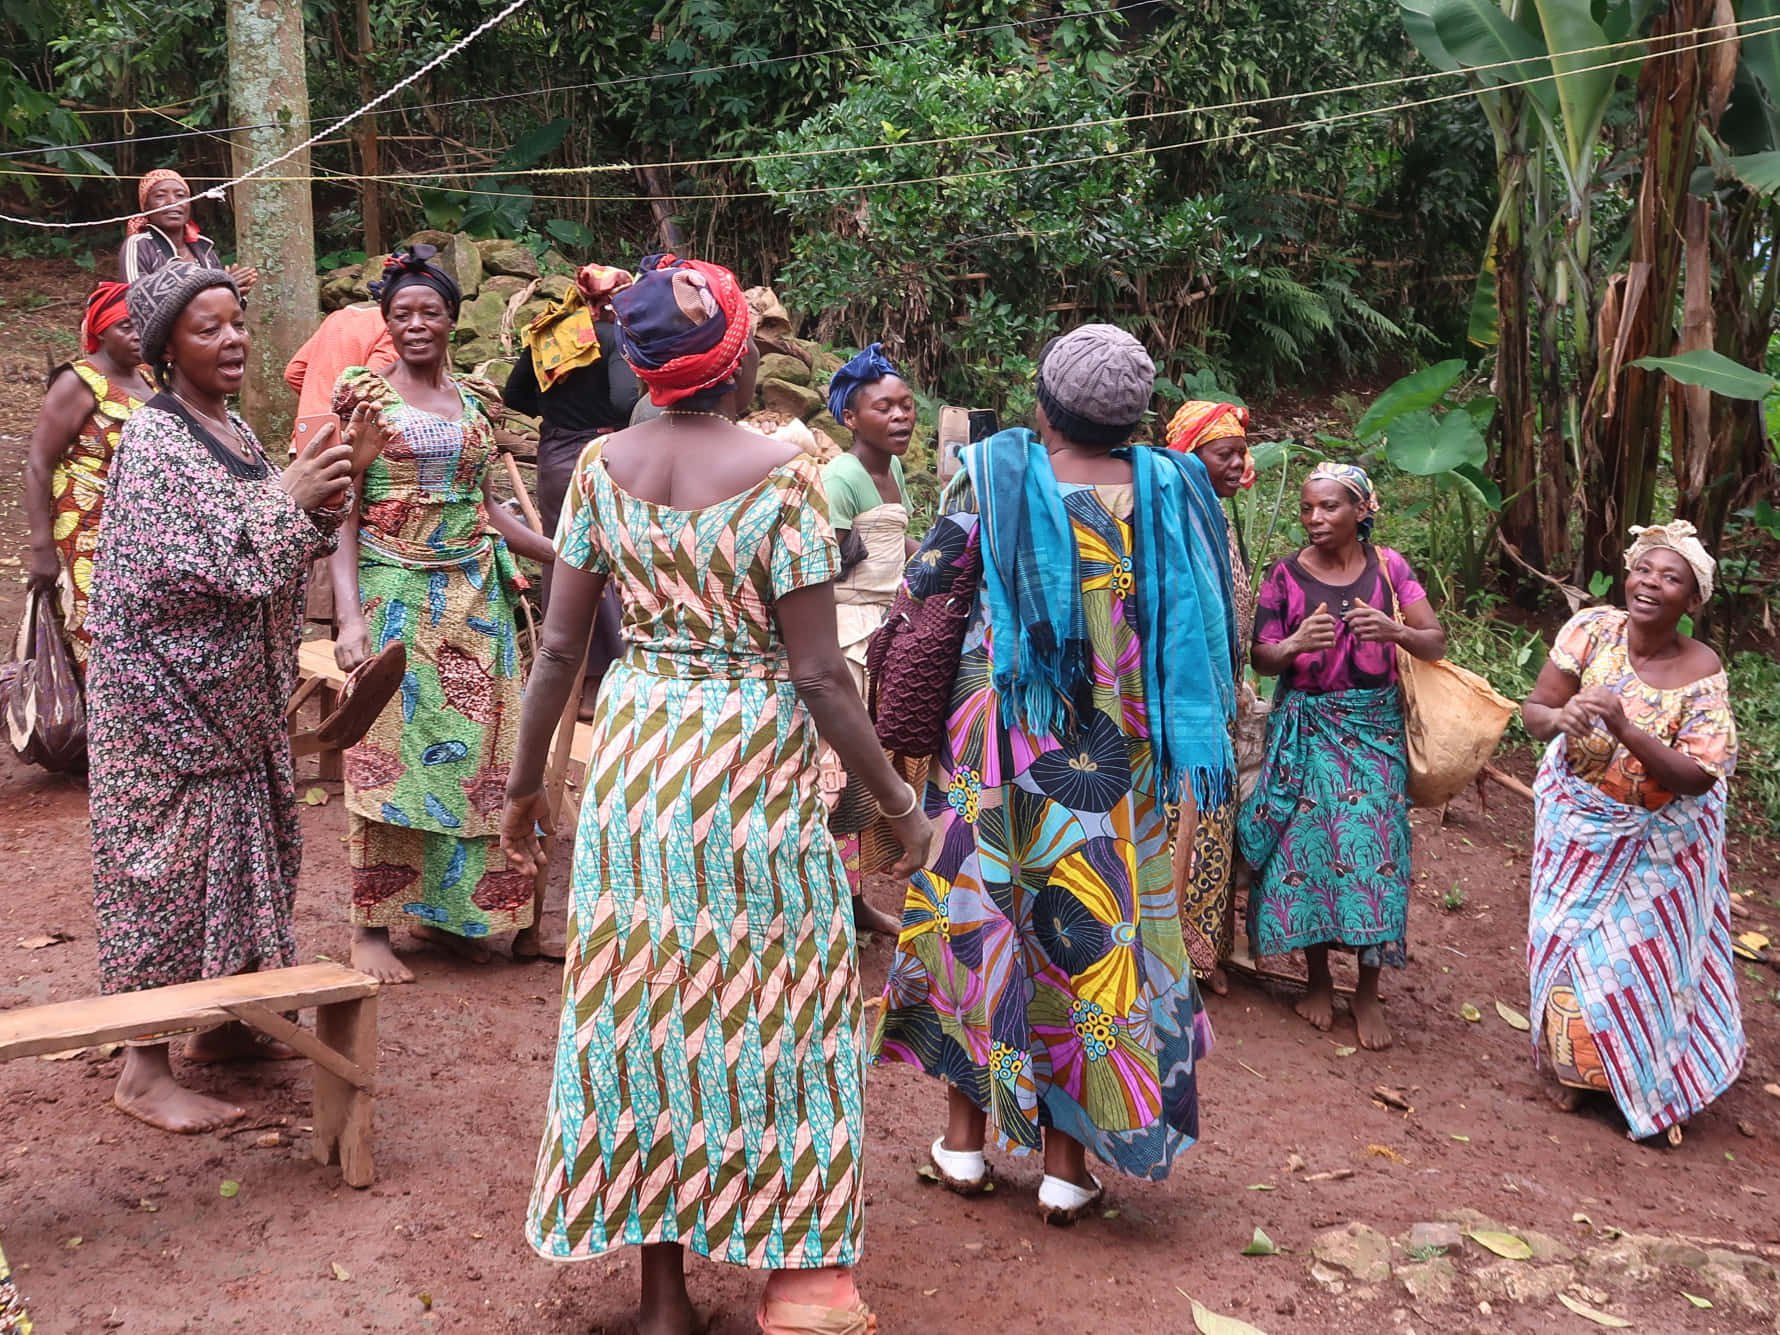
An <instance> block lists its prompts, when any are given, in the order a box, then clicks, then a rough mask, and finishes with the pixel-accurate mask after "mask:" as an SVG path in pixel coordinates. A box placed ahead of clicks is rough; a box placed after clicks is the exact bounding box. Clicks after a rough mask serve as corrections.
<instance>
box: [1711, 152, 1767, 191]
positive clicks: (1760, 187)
mask: <svg viewBox="0 0 1780 1335" xmlns="http://www.w3.org/2000/svg"><path fill="white" fill-rule="evenodd" d="M1705 170H1709V169H1705ZM1722 170H1723V171H1725V172H1728V173H1729V174H1730V175H1732V176H1734V177H1736V178H1737V179H1738V180H1739V181H1741V182H1742V183H1743V184H1744V185H1746V186H1748V187H1749V188H1750V189H1751V190H1753V191H1755V193H1756V194H1758V195H1776V194H1780V149H1775V150H1773V151H1771V152H1767V153H1745V154H1743V155H1742V156H1741V157H1735V158H1726V159H1725V160H1724V163H1723V165H1722ZM1696 193H1703V192H1696Z"/></svg>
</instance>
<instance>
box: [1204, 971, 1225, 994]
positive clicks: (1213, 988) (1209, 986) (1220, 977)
mask: <svg viewBox="0 0 1780 1335" xmlns="http://www.w3.org/2000/svg"><path fill="white" fill-rule="evenodd" d="M1204 987H1205V990H1206V991H1207V992H1211V993H1215V994H1216V995H1217V996H1220V997H1227V996H1229V995H1230V975H1229V974H1227V973H1225V972H1224V966H1223V965H1221V964H1220V965H1218V966H1217V968H1215V969H1213V970H1212V971H1211V972H1210V973H1208V974H1206V975H1205V982H1204Z"/></svg>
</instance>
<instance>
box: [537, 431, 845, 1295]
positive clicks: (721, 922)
mask: <svg viewBox="0 0 1780 1335" xmlns="http://www.w3.org/2000/svg"><path fill="white" fill-rule="evenodd" d="M818 467H819V466H818V465H817V464H816V462H815V461H814V460H813V459H807V458H803V457H799V458H798V459H796V460H794V461H792V462H790V463H786V464H783V465H781V466H780V467H778V468H775V469H773V470H772V471H771V472H770V473H768V474H767V475H766V476H765V477H763V478H762V479H761V480H760V481H758V482H756V483H755V484H754V485H753V486H751V487H749V488H748V489H747V490H745V491H743V492H741V493H740V494H739V495H737V496H734V497H732V498H730V499H729V500H725V501H719V502H718V503H717V504H715V505H710V506H705V507H704V508H702V509H697V510H678V509H673V508H670V507H668V506H663V505H656V504H654V503H652V502H649V501H645V500H642V499H639V498H638V497H635V496H632V495H630V494H628V493H626V492H624V491H622V490H621V489H620V488H619V487H618V486H617V485H616V484H615V483H614V482H613V481H612V479H611V477H610V476H609V475H608V474H607V472H606V467H605V462H604V460H603V459H602V458H601V457H600V446H599V445H598V444H597V443H596V444H594V445H592V446H590V447H589V448H588V449H587V450H586V451H585V452H583V454H582V456H581V460H580V463H579V464H578V465H577V468H576V472H575V479H574V482H573V483H572V484H571V486H570V488H569V494H568V500H567V505H566V507H565V509H564V511H563V517H562V523H561V526H560V528H559V530H558V533H557V540H556V544H557V560H559V561H562V562H566V563H567V564H569V565H572V566H575V567H577V568H579V569H584V570H592V571H597V572H599V573H602V574H607V575H610V577H611V578H612V580H613V582H614V583H616V584H617V586H618V588H619V591H620V594H621V595H622V599H623V603H624V618H623V639H624V653H623V655H622V656H621V657H620V658H619V659H618V660H617V661H616V662H615V663H613V664H612V667H611V669H610V670H609V671H608V672H607V674H606V676H605V679H604V681H603V682H602V683H601V685H600V692H599V698H598V702H597V704H596V706H595V711H594V719H593V734H594V735H593V752H592V760H591V763H590V765H589V768H588V775H587V797H586V800H585V802H584V803H583V804H582V807H581V824H580V829H579V831H578V832H577V834H576V838H575V861H574V889H573V895H574V897H573V900H572V907H571V910H570V917H569V933H568V961H567V964H566V965H565V969H564V976H563V1008H562V1026H561V1030H560V1037H559V1039H558V1044H557V1050H556V1073H555V1080H554V1083H553V1084H552V1087H551V1091H550V1112H549V1123H548V1126H547V1127H546V1129H545V1133H544V1141H543V1145H542V1147H541V1148H540V1149H539V1152H538V1168H537V1179H536V1184H535V1185H534V1187H533V1189H532V1198H531V1208H530V1210H529V1211H528V1213H527V1216H526V1237H527V1239H528V1240H529V1241H530V1243H531V1245H532V1246H533V1247H534V1248H536V1249H537V1250H538V1252H539V1253H541V1254H542V1255H543V1256H544V1257H546V1258H547V1259H550V1260H558V1261H570V1260H584V1259H586V1258H588V1257H592V1256H598V1255H599V1254H601V1253H602V1252H606V1251H609V1250H611V1249H612V1248H615V1247H621V1246H636V1245H639V1244H644V1243H658V1242H677V1243H682V1244H684V1245H685V1246H687V1247H690V1248H691V1249H692V1250H693V1251H695V1252H697V1253H699V1254H700V1255H701V1256H708V1257H710V1258H711V1259H712V1260H717V1261H727V1262H729V1263H731V1264H734V1265H741V1266H747V1267H749V1268H751V1269H773V1268H789V1269H808V1268H813V1267H819V1266H841V1265H851V1264H853V1263H854V1262H855V1261H856V1260H857V1259H858V1256H859V1244H860V1230H861V1210H862V1188H863V1178H862V1172H861V1159H860V1154H861V1150H862V1148H863V1143H864V1135H865V1120H864V1104H863V1097H862V1096H863V1087H864V1075H865V1072H864V1063H863V1052H864V1047H863V1040H862V1036H861V1034H860V1032H859V1024H860V1009H861V997H860V990H859V976H858V973H857V971H856V969H855V962H854V939H853V907H852V895H851V893H850V891H849V890H848V888H847V881H846V876H845V873H844V871H843V869H842V867H841V859H840V853H839V850H837V849H836V847H835V844H834V840H833V839H832V838H831V837H830V835H829V833H828V813H827V811H826V810H825V808H824V807H823V804H822V801H821V794H820V791H819V787H818V781H817V738H816V729H815V726H814V724H813V723H812V722H811V721H810V716H809V712H808V711H807V710H806V709H805V708H804V706H803V703H802V701H801V700H800V699H799V698H798V694H797V689H796V687H795V686H793V685H792V682H791V670H790V664H789V662H788V660H787V658H786V653H785V645H784V642H783V641H782V640H781V639H780V637H779V633H778V628H777V625H776V623H775V621H774V618H773V611H772V607H773V602H774V600H775V599H777V598H779V597H780V596H782V595H784V594H786V593H789V592H791V591H792V590H794V589H799V588H803V587H805V586H807V585H815V584H825V583H828V582H830V581H832V580H833V579H834V578H835V576H836V575H837V574H838V573H839V571H840V552H839V549H838V548H837V547H836V546H835V541H834V531H833V529H832V528H830V526H829V523H828V513H827V502H826V500H825V499H824V497H823V493H822V489H821V487H820V485H819V481H818V479H819V473H818Z"/></svg>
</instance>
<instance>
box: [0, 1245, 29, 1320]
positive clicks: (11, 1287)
mask: <svg viewBox="0 0 1780 1335" xmlns="http://www.w3.org/2000/svg"><path fill="white" fill-rule="evenodd" d="M0 1335H31V1314H30V1313H29V1312H27V1311H26V1310H25V1300H24V1298H23V1297H22V1296H21V1295H20V1293H19V1291H18V1287H17V1285H15V1284H14V1283H13V1282H12V1271H10V1270H8V1269H7V1268H6V1253H5V1252H0Z"/></svg>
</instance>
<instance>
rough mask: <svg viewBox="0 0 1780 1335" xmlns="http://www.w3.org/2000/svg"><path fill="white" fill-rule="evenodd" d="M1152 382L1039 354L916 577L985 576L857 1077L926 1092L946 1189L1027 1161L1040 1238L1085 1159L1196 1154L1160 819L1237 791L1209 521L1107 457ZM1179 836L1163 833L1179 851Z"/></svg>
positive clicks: (1079, 1197)
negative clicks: (1031, 1164)
mask: <svg viewBox="0 0 1780 1335" xmlns="http://www.w3.org/2000/svg"><path fill="white" fill-rule="evenodd" d="M1154 383H1155V367H1154V365H1153V364H1152V363H1151V361H1150V359H1149V357H1148V356H1147V355H1146V354H1145V353H1144V350H1143V347H1142V346H1141V345H1140V344H1139V343H1138V342H1137V340H1136V339H1135V338H1133V337H1132V336H1131V335H1130V334H1127V333H1125V332H1124V331H1123V330H1120V329H1115V328H1113V327H1112V326H1110V325H1085V326H1083V327H1082V328H1080V329H1077V330H1075V331H1074V332H1073V333H1070V334H1068V335H1065V336H1064V337H1062V338H1059V339H1056V340H1054V341H1053V342H1052V343H1051V344H1050V346H1049V347H1047V348H1046V349H1045V352H1044V355H1043V357H1042V359H1041V361H1040V364H1039V372H1038V386H1037V388H1038V414H1037V418H1038V431H1037V433H1036V434H1035V433H1033V432H1031V431H1026V430H1010V431H1003V432H1001V433H1000V434H999V435H996V436H993V437H991V438H990V439H988V440H986V441H983V442H981V443H980V444H977V445H973V446H970V447H969V448H967V449H966V451H965V468H964V470H963V471H962V472H960V473H959V474H958V476H957V477H956V478H954V479H953V482H952V485H951V487H950V488H949V489H948V490H947V492H946V495H945V497H944V499H943V501H942V502H941V506H940V510H941V513H940V517H939V519H938V521H937V522H936V523H935V525H934V527H933V529H932V531H931V532H930V533H929V534H928V535H927V538H926V541H925V542H924V543H923V544H922V547H921V550H920V551H919V552H918V553H917V554H916V555H915V557H914V559H913V560H912V561H910V563H909V566H908V570H907V574H906V583H907V587H908V590H909V593H910V594H911V595H912V596H914V597H916V598H926V597H929V596H936V595H938V596H943V595H944V594H946V593H947V592H949V590H950V589H951V587H952V585H953V582H954V580H955V578H956V575H957V573H958V571H959V570H960V569H969V568H972V567H976V568H978V569H979V570H980V576H979V579H978V592H977V599H976V607H975V609H974V611H973V614H972V620H971V624H970V629H969V631H968V633H967V635H966V637H965V641H964V649H963V653H962V658H961V661H960V663H959V666H958V674H957V678H956V681H955V683H954V685H953V687H952V695H951V708H950V711H949V722H948V727H947V734H946V737H945V739H944V741H943V742H942V744H941V746H940V749H939V751H938V753H937V754H936V755H935V757H934V761H933V767H932V770H931V772H930V775H931V777H930V779H929V782H928V786H927V792H926V809H927V812H928V814H929V815H930V816H932V817H933V818H934V820H935V822H936V823H937V824H938V825H939V827H940V830H941V837H940V838H938V839H937V840H936V841H935V843H934V845H933V848H934V849H935V852H934V854H933V855H932V856H931V857H930V859H929V862H928V865H927V866H926V867H925V868H923V869H922V870H921V871H919V872H917V873H916V874H915V875H914V876H913V877H912V878H911V880H910V884H909V890H908V895H907V899H906V902H905V907H904V910H903V928H902V934H901V937H900V939H899V940H898V942H897V949H896V959H895V961H894V962H893V964H892V966H891V969H890V977H889V982H888V984H887V985H886V988H885V995H884V1018H883V1022H882V1024H881V1027H880V1029H879V1031H878V1034H877V1036H876V1042H875V1049H874V1050H875V1053H876V1060H877V1061H879V1062H880V1063H890V1062H906V1063H908V1064H909V1065H912V1066H916V1067H918V1068H920V1069H921V1070H923V1071H925V1072H926V1073H927V1074H928V1075H931V1076H933V1077H935V1078H936V1079H939V1080H941V1081H943V1082H944V1083H945V1084H946V1086H947V1090H946V1097H947V1118H946V1127H945V1134H943V1135H942V1136H941V1137H940V1138H939V1139H938V1140H936V1141H934V1142H933V1147H932V1154H933V1165H934V1168H935V1169H936V1171H937V1172H938V1174H939V1177H940V1180H941V1181H942V1182H944V1183H945V1184H946V1185H947V1186H948V1187H950V1188H951V1189H952V1190H954V1191H957V1192H960V1193H962V1194H966V1195H969V1194H974V1193H976V1192H978V1191H981V1190H982V1189H983V1187H984V1186H985V1184H986V1183H987V1181H988V1178H989V1170H988V1165H987V1163H986V1162H985V1160H984V1156H983V1150H984V1146H985V1143H986V1142H987V1140H988V1138H989V1133H990V1131H991V1129H992V1130H993V1132H994V1139H995V1144H996V1146H997V1147H998V1148H999V1149H1002V1150H1004V1151H1008V1152H1011V1153H1013V1154H1016V1155H1019V1154H1027V1153H1031V1152H1033V1151H1036V1150H1041V1149H1042V1151H1043V1154H1044V1180H1043V1182H1042V1184H1041V1185H1040V1187H1039V1193H1038V1199H1039V1212H1040V1214H1042V1215H1043V1216H1044V1217H1045V1218H1046V1219H1047V1220H1049V1221H1051V1222H1053V1223H1071V1222H1073V1221H1074V1220H1076V1219H1079V1218H1081V1217H1082V1216H1083V1215H1085V1214H1087V1213H1088V1212H1089V1211H1090V1210H1092V1209H1093V1208H1094V1207H1095V1206H1096V1204H1097V1203H1098V1202H1099V1201H1100V1199H1101V1196H1102V1186H1101V1183H1100V1181H1099V1180H1098V1179H1097V1178H1096V1177H1095V1176H1094V1175H1093V1174H1092V1173H1091V1172H1089V1170H1088V1165H1087V1158H1086V1155H1087V1152H1088V1151H1090V1150H1091V1151H1092V1152H1093V1153H1094V1155H1095V1156H1096V1157H1097V1158H1099V1159H1101V1160H1103V1161H1104V1162H1106V1163H1108V1164H1110V1165H1112V1167H1114V1168H1115V1169H1117V1170H1119V1171H1120V1172H1122V1173H1125V1174H1128V1175H1130V1176H1134V1177H1139V1178H1148V1179H1152V1180H1153V1179H1158V1178H1162V1177H1165V1176H1166V1175H1167V1173H1168V1170H1169V1167H1170V1164H1171V1163H1172V1161H1173V1158H1174V1156H1175V1154H1176V1153H1178V1152H1179V1151H1181V1150H1184V1149H1186V1148H1187V1147H1188V1146H1190V1145H1191V1144H1192V1143H1193V1141H1194V1140H1195V1138H1196V1137H1197V1135H1198V1123H1199V1105H1198V1095H1197V1091H1196V1087H1195V1084H1194V1066H1195V1063H1196V1062H1197V1061H1198V1059H1199V1058H1200V1057H1202V1056H1204V1055H1205V1053H1206V1052H1207V1051H1208V1049H1209V1045H1210V1039H1211V1033H1210V1029H1209V1026H1208V1025H1207V1023H1206V1019H1205V1014H1204V1010H1203V1008H1202V1006H1201V1004H1200V1000H1199V992H1198V989H1197V988H1196V986H1195V985H1194V982H1193V974H1192V969H1191V967H1190V966H1189V963H1188V960H1187V955H1186V949H1185V946H1184V945H1183V943H1182V939H1181V929H1180V921H1179V917H1178V915H1177V913H1176V908H1175V904H1174V900H1173V894H1172V886H1173V879H1174V878H1173V863H1172V852H1171V849H1172V843H1173V839H1174V837H1175V833H1174V830H1173V829H1172V828H1171V824H1172V823H1171V821H1170V819H1169V814H1168V813H1169V811H1170V809H1171V808H1172V807H1173V806H1174V805H1175V804H1176V803H1178V804H1180V808H1181V809H1182V810H1184V811H1192V810H1194V809H1196V806H1195V804H1197V805H1204V806H1210V805H1214V804H1215V803H1217V802H1218V801H1219V800H1221V799H1222V798H1223V797H1224V796H1225V795H1226V794H1227V793H1228V792H1229V791H1230V788H1231V785H1232V783H1233V780H1234V763H1233V759H1232V756H1231V752H1230V741H1229V731H1228V729H1229V724H1230V720H1231V717H1232V713H1233V710H1234V701H1235V695H1234V685H1233V682H1232V672H1231V663H1232V658H1233V653H1232V650H1233V639H1234V635H1235V631H1234V626H1233V623H1232V618H1231V613H1230V608H1229V604H1228V600H1227V595H1226V592H1225V590H1226V589H1227V588H1228V586H1229V571H1228V570H1227V568H1226V562H1227V560H1228V557H1227V555H1226V551H1227V544H1226V538H1225V532H1224V517H1223V512H1222V510H1221V508H1220V507H1219V505H1218V499H1217V495H1216V493H1215V492H1214V491H1213V490H1212V487H1211V482H1210V479H1209V477H1208V476H1207V474H1206V471H1205V467H1204V465H1203V464H1201V463H1200V462H1199V461H1198V459H1197V458H1195V457H1193V456H1190V455H1178V454H1173V453H1171V452H1169V451H1165V450H1158V449H1150V448H1147V447H1142V446H1138V447H1131V446H1128V445H1127V442H1128V441H1129V439H1130V437H1131V435H1132V433H1133V432H1135V431H1136V429H1137V427H1138V424H1139V423H1140V421H1141V420H1142V418H1143V416H1144V414H1145V412H1147V411H1148V409H1149V403H1150V396H1151V393H1152V390H1153V387H1154ZM1185 833H1186V832H1183V836H1184V835H1185Z"/></svg>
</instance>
